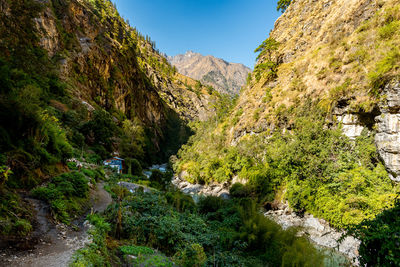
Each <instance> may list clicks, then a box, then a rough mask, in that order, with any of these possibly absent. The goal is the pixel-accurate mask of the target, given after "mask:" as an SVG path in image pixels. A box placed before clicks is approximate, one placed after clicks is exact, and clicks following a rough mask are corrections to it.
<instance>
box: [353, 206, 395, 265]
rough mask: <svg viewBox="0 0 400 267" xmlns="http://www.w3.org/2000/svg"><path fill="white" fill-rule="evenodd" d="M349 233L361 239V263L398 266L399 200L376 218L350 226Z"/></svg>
mask: <svg viewBox="0 0 400 267" xmlns="http://www.w3.org/2000/svg"><path fill="white" fill-rule="evenodd" d="M349 234H352V235H354V236H356V237H357V238H358V239H360V240H361V245H360V249H359V253H360V257H359V259H360V263H361V265H363V266H400V258H399V255H400V247H399V243H400V200H399V199H397V200H396V204H395V206H394V207H393V208H391V209H388V210H385V211H384V212H382V213H381V214H379V215H378V216H376V218H374V219H370V220H365V221H363V222H362V223H361V224H359V225H356V226H353V227H351V229H350V231H349Z"/></svg>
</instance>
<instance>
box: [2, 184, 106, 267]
mask: <svg viewBox="0 0 400 267" xmlns="http://www.w3.org/2000/svg"><path fill="white" fill-rule="evenodd" d="M28 201H30V202H31V203H32V205H33V206H34V207H35V210H36V212H37V214H36V217H37V222H38V227H37V229H36V230H35V233H34V236H36V237H37V239H38V240H37V241H38V244H37V245H36V246H35V247H34V248H33V249H31V250H28V251H15V250H13V249H9V250H7V251H0V266H13V267H14V266H15V267H25V266H26V267H28V266H29V267H53V266H54V267H64V266H68V263H69V261H70V260H71V257H72V255H73V254H74V252H75V251H77V250H78V249H80V248H82V247H84V246H85V245H86V244H87V243H88V242H89V241H90V240H89V235H88V233H87V230H88V225H87V224H84V223H80V224H79V230H78V231H73V230H71V229H69V228H67V227H65V226H63V225H54V224H52V223H51V222H50V221H49V219H48V217H49V207H48V205H46V204H45V203H43V202H42V201H38V200H35V199H28ZM92 201H93V208H92V210H93V212H102V211H104V210H105V209H106V208H107V206H108V205H109V204H111V202H112V198H111V197H110V195H109V194H108V192H107V191H105V190H104V184H103V183H98V184H97V188H96V190H95V191H93V192H92Z"/></svg>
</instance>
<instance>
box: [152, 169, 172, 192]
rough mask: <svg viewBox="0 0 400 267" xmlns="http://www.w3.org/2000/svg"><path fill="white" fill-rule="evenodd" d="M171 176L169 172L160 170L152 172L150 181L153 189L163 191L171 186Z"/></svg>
mask: <svg viewBox="0 0 400 267" xmlns="http://www.w3.org/2000/svg"><path fill="white" fill-rule="evenodd" d="M172 176H173V173H172V172H170V171H167V172H162V171H160V170H152V171H151V175H150V181H151V182H152V183H153V185H152V186H153V187H156V188H159V189H165V188H167V187H168V186H169V185H170V184H171V181H172Z"/></svg>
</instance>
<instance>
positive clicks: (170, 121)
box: [0, 0, 217, 149]
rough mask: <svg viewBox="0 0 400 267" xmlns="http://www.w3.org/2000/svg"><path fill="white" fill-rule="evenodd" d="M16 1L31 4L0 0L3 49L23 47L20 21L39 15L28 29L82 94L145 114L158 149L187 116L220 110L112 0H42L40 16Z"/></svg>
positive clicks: (132, 114) (129, 113) (132, 115)
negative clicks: (189, 86) (188, 84)
mask: <svg viewBox="0 0 400 267" xmlns="http://www.w3.org/2000/svg"><path fill="white" fill-rule="evenodd" d="M12 5H15V7H18V8H19V7H22V8H23V7H24V3H23V2H21V3H10V1H6V0H1V1H0V8H1V15H2V23H1V24H0V26H1V35H2V38H1V39H2V47H3V48H4V49H3V51H2V55H5V56H7V55H9V54H10V51H12V49H17V48H14V47H13V45H12V44H11V43H12V40H13V39H14V40H15V39H18V38H22V37H21V31H20V30H21V29H19V28H18V23H17V21H18V16H22V15H23V16H24V19H27V20H31V21H32V23H31V25H32V28H30V29H23V30H24V31H26V32H28V33H29V32H31V33H32V34H33V35H35V38H37V43H35V44H33V45H34V46H35V45H38V46H39V47H41V48H43V49H45V51H46V52H47V54H48V56H49V57H50V58H51V60H52V61H53V62H54V66H55V69H56V72H57V73H58V75H59V76H60V77H62V78H63V80H64V81H66V82H67V83H68V85H69V86H68V87H69V88H68V90H69V91H70V92H71V94H72V95H73V96H74V97H75V98H76V99H78V100H79V101H84V102H85V103H88V104H90V105H91V106H93V107H94V108H97V107H102V108H104V109H106V110H108V111H111V110H117V111H118V112H121V113H122V114H124V115H125V116H126V117H127V118H128V119H139V121H140V122H141V123H142V124H143V125H145V126H146V127H147V128H148V129H149V131H150V132H151V135H152V136H153V142H154V143H155V144H156V146H157V147H159V149H161V148H160V145H161V144H162V143H165V140H166V134H167V132H168V131H171V130H173V131H177V132H179V131H180V130H179V129H180V128H182V127H185V124H186V122H187V121H189V120H197V119H200V120H205V119H207V118H208V117H209V116H210V115H211V114H213V112H214V109H213V108H212V104H213V102H214V101H216V99H217V97H216V96H213V95H211V93H208V91H207V90H206V88H200V89H199V92H192V91H189V90H187V88H186V87H185V86H183V85H182V84H183V82H182V79H184V78H185V77H182V76H181V75H178V74H176V73H175V72H174V70H173V68H172V66H171V65H170V64H169V63H168V62H167V60H166V58H165V57H163V56H162V55H161V54H160V53H159V52H158V51H157V50H156V49H155V45H154V43H153V42H152V41H151V40H150V39H149V38H144V37H143V36H142V35H141V34H140V33H138V32H137V31H136V30H135V29H133V28H131V27H130V26H129V25H128V24H127V23H126V22H125V21H124V20H123V19H122V18H121V17H120V16H119V14H118V12H117V11H116V10H115V8H114V7H113V5H112V4H111V2H109V1H85V0H73V1H64V0H61V1H50V0H49V1H37V2H36V4H35V8H37V9H38V13H35V15H33V14H34V13H32V15H31V14H30V13H29V6H26V9H27V10H28V11H26V12H25V13H28V14H25V13H24V14H16V12H14V11H13V8H14V7H13V6H12ZM25 5H27V3H25ZM37 14H39V15H37ZM3 16H4V17H3ZM30 16H32V17H30ZM3 37H4V38H3ZM8 41H10V42H8ZM19 49H23V48H19ZM188 79H189V78H188Z"/></svg>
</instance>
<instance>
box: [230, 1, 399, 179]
mask: <svg viewBox="0 0 400 267" xmlns="http://www.w3.org/2000/svg"><path fill="white" fill-rule="evenodd" d="M399 8H400V6H399V3H398V1H393V0H384V1H371V0H362V1H360V0H350V1H347V0H346V1H344V0H321V1H310V0H296V1H293V2H292V4H291V5H290V6H289V8H288V9H287V10H286V12H285V13H284V14H283V15H282V16H281V17H280V18H279V19H278V20H277V21H276V23H275V28H274V30H273V31H272V32H271V34H270V37H269V40H274V41H276V42H277V43H278V45H277V48H276V49H272V48H269V49H270V50H268V49H267V50H268V51H264V52H265V53H264V54H262V55H261V57H260V59H259V62H258V65H257V66H256V68H255V71H254V72H253V75H252V79H251V81H250V83H249V84H248V85H247V86H246V88H245V91H244V93H243V94H242V95H241V97H240V99H239V101H238V105H237V107H236V111H235V113H234V114H237V116H238V122H237V123H236V124H235V126H234V127H233V128H232V129H231V131H230V135H231V137H230V138H231V141H232V144H235V143H237V142H238V140H240V139H241V138H242V137H243V136H246V135H248V134H253V133H260V132H265V131H271V130H272V131H276V130H283V131H285V130H286V129H290V127H291V116H293V114H292V113H293V110H295V109H296V107H298V106H301V105H302V103H304V102H307V101H310V102H311V103H313V104H314V105H316V106H318V107H320V108H321V109H323V110H326V111H327V113H328V114H330V115H329V118H327V120H328V121H329V124H332V125H337V126H339V125H340V126H339V127H342V129H343V132H344V133H345V134H346V135H347V136H348V137H349V138H350V139H355V138H356V137H357V136H359V135H360V134H361V133H362V131H363V130H364V129H365V130H366V131H370V132H371V133H372V132H374V131H375V130H376V131H377V135H376V145H377V147H378V151H379V154H380V156H381V158H382V159H383V161H384V163H385V165H386V167H387V169H388V170H389V172H390V173H392V178H393V179H397V178H395V177H396V176H397V175H398V174H400V164H399V159H400V158H399V157H398V155H399V154H398V151H399V148H398V145H397V140H398V129H397V124H398V100H397V98H398V97H399V91H398V83H397V82H396V81H398V77H399V67H398V66H399V63H400V52H399V49H398V47H399V42H400V37H399V35H398V33H397V32H398V29H399V26H398V25H399V19H400V12H399ZM266 63H272V64H273V65H274V66H275V67H276V69H268V67H267V66H266ZM275 67H274V68H275Z"/></svg>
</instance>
